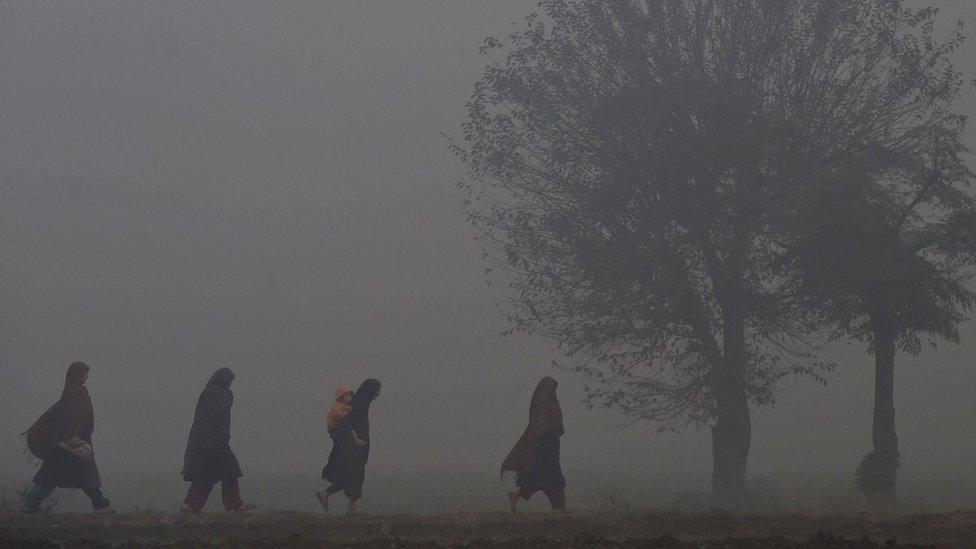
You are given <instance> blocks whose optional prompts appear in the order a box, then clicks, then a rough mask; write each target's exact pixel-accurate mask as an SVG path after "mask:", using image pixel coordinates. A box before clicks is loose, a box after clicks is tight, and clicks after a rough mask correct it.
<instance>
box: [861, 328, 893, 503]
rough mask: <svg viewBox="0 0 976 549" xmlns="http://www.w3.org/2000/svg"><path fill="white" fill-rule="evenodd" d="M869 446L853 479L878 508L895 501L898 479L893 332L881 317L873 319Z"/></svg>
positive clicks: (870, 501)
mask: <svg viewBox="0 0 976 549" xmlns="http://www.w3.org/2000/svg"><path fill="white" fill-rule="evenodd" d="M873 324H874V326H873V327H872V329H873V336H874V423H873V425H872V427H871V439H872V444H873V450H872V452H871V453H870V454H868V455H867V456H865V458H864V461H862V462H861V465H860V466H859V467H858V471H857V483H858V486H859V487H860V488H861V490H862V491H863V492H864V495H865V496H866V497H867V499H868V503H869V504H870V505H871V506H872V507H874V508H875V509H879V510H890V509H891V508H892V507H893V506H894V505H895V483H896V481H897V479H898V435H897V434H896V432H895V336H894V333H893V332H892V331H891V330H890V329H888V328H887V326H886V325H885V323H884V322H883V321H875V322H874V323H873Z"/></svg>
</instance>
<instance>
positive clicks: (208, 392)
mask: <svg viewBox="0 0 976 549" xmlns="http://www.w3.org/2000/svg"><path fill="white" fill-rule="evenodd" d="M232 381H234V372H232V371H231V370H230V368H220V369H218V370H217V371H216V372H214V373H213V375H212V376H210V380H209V381H207V385H206V386H205V387H204V388H203V392H201V393H200V398H199V399H197V407H196V410H195V411H194V412H193V426H192V427H190V435H189V436H188V437H187V441H186V451H185V452H184V453H183V470H184V473H185V472H186V471H191V470H193V469H194V467H195V465H196V464H195V463H194V462H195V461H196V460H198V459H203V458H205V457H206V456H208V455H210V453H211V452H212V451H213V450H215V449H218V448H222V447H224V446H226V447H228V448H229V447H230V446H229V445H230V408H231V405H233V404H234V393H232V392H231V390H230V384H231V382H232Z"/></svg>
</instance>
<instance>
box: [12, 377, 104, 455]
mask: <svg viewBox="0 0 976 549" xmlns="http://www.w3.org/2000/svg"><path fill="white" fill-rule="evenodd" d="M87 373H88V365H87V364H85V363H84V362H73V363H72V364H71V365H70V366H68V373H67V374H66V375H65V379H64V389H63V390H62V391H61V398H60V399H58V401H57V402H55V403H54V404H52V405H51V407H50V408H48V409H47V411H46V412H44V414H43V415H41V417H40V418H39V419H38V420H37V421H35V422H34V424H33V425H31V426H30V429H28V430H27V432H26V433H24V439H25V441H26V443H27V448H28V450H30V453H31V454H33V455H35V456H36V457H38V458H40V459H48V458H49V457H50V456H51V453H52V452H53V451H54V449H55V448H57V446H58V444H60V443H61V442H64V441H66V440H68V439H70V438H72V437H76V436H77V437H79V438H81V439H82V440H85V441H87V442H89V443H90V442H91V436H92V433H93V432H94V431H95V411H94V409H93V408H92V402H91V397H90V396H89V395H88V389H87V388H85V385H84V379H85V374H87Z"/></svg>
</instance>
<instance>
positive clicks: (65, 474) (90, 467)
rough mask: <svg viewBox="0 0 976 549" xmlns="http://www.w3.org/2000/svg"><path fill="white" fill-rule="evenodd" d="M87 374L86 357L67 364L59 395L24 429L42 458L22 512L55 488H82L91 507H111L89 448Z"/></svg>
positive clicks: (102, 510)
mask: <svg viewBox="0 0 976 549" xmlns="http://www.w3.org/2000/svg"><path fill="white" fill-rule="evenodd" d="M88 374H89V368H88V365H87V364H85V363H84V362H73V363H72V364H71V365H70V366H68V373H67V374H66V375H65V380H64V390H63V391H62V392H61V398H60V399H59V400H58V401H57V402H55V403H54V404H53V405H52V406H51V407H50V408H48V409H47V411H46V412H44V414H43V415H42V416H41V417H40V418H39V419H38V420H37V421H36V422H34V424H33V425H31V427H30V429H28V430H27V432H25V433H24V438H25V440H26V442H27V448H28V450H30V453H31V454H33V455H34V456H36V457H38V458H40V459H42V460H44V461H43V463H42V464H41V468H40V469H39V470H38V471H37V474H36V475H34V485H33V486H32V487H31V489H30V490H29V491H28V492H27V495H26V497H25V499H24V509H23V510H24V511H25V512H28V513H31V512H36V511H38V510H39V509H40V507H41V504H42V503H43V502H44V500H45V498H47V497H48V496H49V495H51V493H52V492H54V489H55V488H80V489H82V490H84V491H85V495H87V496H88V498H89V499H90V500H91V503H92V508H93V509H94V510H95V513H98V514H107V513H113V512H114V511H113V509H112V507H111V504H110V503H109V501H108V500H107V499H105V496H104V495H102V491H101V485H102V483H101V478H100V477H99V475H98V466H97V465H95V453H94V451H93V450H92V433H93V432H94V430H95V411H94V409H93V408H92V401H91V397H90V396H89V394H88V389H87V388H86V387H85V382H86V381H88Z"/></svg>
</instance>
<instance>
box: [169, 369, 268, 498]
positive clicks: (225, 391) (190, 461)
mask: <svg viewBox="0 0 976 549" xmlns="http://www.w3.org/2000/svg"><path fill="white" fill-rule="evenodd" d="M232 381H234V372H232V371H231V370H230V368H220V369H219V370H217V371H216V372H214V374H213V376H211V377H210V381H208V382H207V386H206V387H204V389H203V392H202V393H200V398H199V400H197V408H196V411H195V412H194V414H193V426H192V427H191V428H190V436H189V437H188V438H187V441H186V452H185V453H184V454H183V480H185V481H187V482H190V483H191V484H190V489H189V490H188V491H187V493H186V499H184V500H183V505H182V506H180V511H182V512H184V513H199V512H200V511H202V510H203V506H204V505H206V503H207V497H208V496H209V495H210V490H212V489H213V487H214V485H215V484H217V483H218V482H220V488H221V495H222V496H223V500H224V508H225V509H227V510H228V511H236V512H240V511H249V510H251V509H254V508H255V507H256V505H254V504H253V503H245V502H244V501H243V500H241V495H240V487H239V485H238V481H237V479H238V478H240V477H242V476H244V475H243V473H241V466H240V465H239V464H238V463H237V457H236V456H235V455H234V451H233V450H231V449H230V408H231V405H233V404H234V393H232V392H231V390H230V384H231V382H232Z"/></svg>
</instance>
